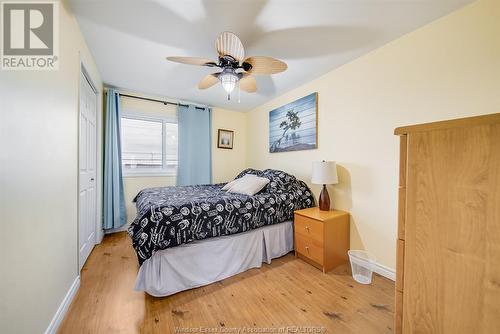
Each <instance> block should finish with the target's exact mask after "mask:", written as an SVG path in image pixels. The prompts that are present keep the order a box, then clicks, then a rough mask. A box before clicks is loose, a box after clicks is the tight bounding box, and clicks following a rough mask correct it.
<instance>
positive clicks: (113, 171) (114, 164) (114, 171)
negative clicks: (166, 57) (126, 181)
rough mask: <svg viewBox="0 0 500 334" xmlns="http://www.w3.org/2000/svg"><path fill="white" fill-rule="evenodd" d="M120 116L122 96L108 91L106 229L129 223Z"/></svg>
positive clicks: (105, 171)
mask: <svg viewBox="0 0 500 334" xmlns="http://www.w3.org/2000/svg"><path fill="white" fill-rule="evenodd" d="M120 115H121V112H120V94H118V92H117V91H115V90H114V89H108V95H107V98H106V119H105V129H104V199H103V207H104V208H103V211H104V229H113V228H118V227H120V226H123V225H125V224H126V222H127V212H126V210H125V196H124V192H123V178H122V149H121V135H120V132H121V128H120Z"/></svg>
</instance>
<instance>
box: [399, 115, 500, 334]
mask: <svg viewBox="0 0 500 334" xmlns="http://www.w3.org/2000/svg"><path fill="white" fill-rule="evenodd" d="M395 134H396V135H399V136H400V147H401V150H400V175H399V215H398V217H399V222H398V240H397V263H396V266H397V268H396V294H395V303H396V305H395V332H396V333H436V334H440V333H450V334H451V333H453V334H460V333H464V334H466V333H467V334H468V333H498V331H499V329H500V114H491V115H485V116H478V117H471V118H464V119H458V120H451V121H443V122H435V123H430V124H422V125H415V126H408V127H402V128H398V129H396V130H395Z"/></svg>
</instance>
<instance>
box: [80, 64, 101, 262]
mask: <svg viewBox="0 0 500 334" xmlns="http://www.w3.org/2000/svg"><path fill="white" fill-rule="evenodd" d="M97 96H98V95H97V89H96V88H95V86H94V85H93V83H92V81H91V80H90V78H89V76H88V75H87V73H86V71H85V68H84V67H83V66H82V70H81V75H80V103H79V106H80V107H79V127H80V129H79V135H78V136H79V144H78V146H79V147H78V152H79V158H78V180H79V181H78V183H79V185H78V271H81V269H82V267H83V265H84V264H85V261H86V260H87V258H88V257H89V255H90V253H91V251H92V249H93V248H94V245H95V243H96V222H97V208H98V207H97V181H96V179H97Z"/></svg>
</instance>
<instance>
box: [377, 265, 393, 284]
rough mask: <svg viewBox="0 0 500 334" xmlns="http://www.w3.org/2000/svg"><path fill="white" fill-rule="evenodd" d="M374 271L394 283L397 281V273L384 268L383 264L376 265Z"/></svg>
mask: <svg viewBox="0 0 500 334" xmlns="http://www.w3.org/2000/svg"><path fill="white" fill-rule="evenodd" d="M373 271H374V272H376V273H377V274H379V275H381V276H384V277H385V278H388V279H390V280H392V281H395V280H396V271H395V270H394V269H392V268H389V267H386V266H384V265H383V264H380V263H375V264H374V269H373Z"/></svg>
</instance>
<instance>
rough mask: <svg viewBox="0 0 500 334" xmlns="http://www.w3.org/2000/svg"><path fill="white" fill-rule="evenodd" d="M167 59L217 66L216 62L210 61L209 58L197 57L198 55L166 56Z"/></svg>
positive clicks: (183, 62)
mask: <svg viewBox="0 0 500 334" xmlns="http://www.w3.org/2000/svg"><path fill="white" fill-rule="evenodd" d="M167 60H170V61H173V62H176V63H181V64H188V65H199V66H210V67H213V66H217V64H216V63H215V62H213V61H211V60H210V59H206V58H199V57H167Z"/></svg>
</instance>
